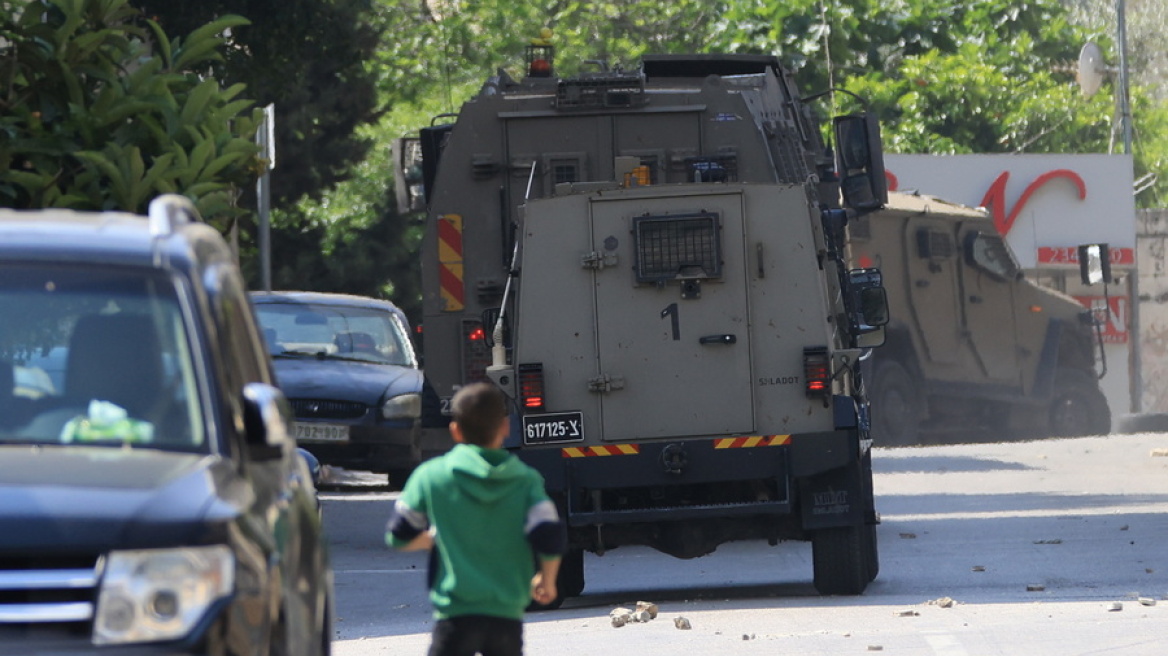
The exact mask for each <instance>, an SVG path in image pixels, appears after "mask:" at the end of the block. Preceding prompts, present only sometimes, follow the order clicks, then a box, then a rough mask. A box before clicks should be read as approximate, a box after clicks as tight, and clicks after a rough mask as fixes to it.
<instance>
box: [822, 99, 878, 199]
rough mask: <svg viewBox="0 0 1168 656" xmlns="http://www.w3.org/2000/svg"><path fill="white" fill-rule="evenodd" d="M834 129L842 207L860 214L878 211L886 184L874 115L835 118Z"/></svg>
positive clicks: (869, 113)
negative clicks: (842, 197)
mask: <svg viewBox="0 0 1168 656" xmlns="http://www.w3.org/2000/svg"><path fill="white" fill-rule="evenodd" d="M833 127H834V130H835V143H836V153H837V159H838V161H837V164H836V169H837V171H838V172H839V177H840V190H841V191H842V192H843V196H844V204H845V205H847V206H848V207H851V208H853V209H855V210H858V211H861V212H863V211H873V210H878V209H881V208H882V207H884V206H885V205H886V204H887V203H888V181H887V180H886V179H885V177H884V147H883V146H882V145H881V143H880V123H879V122H878V121H877V120H876V115H875V114H872V113H871V112H865V113H863V114H850V115H847V116H837V117H835V119H834V121H833Z"/></svg>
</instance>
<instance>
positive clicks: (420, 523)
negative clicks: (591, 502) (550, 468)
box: [386, 444, 560, 619]
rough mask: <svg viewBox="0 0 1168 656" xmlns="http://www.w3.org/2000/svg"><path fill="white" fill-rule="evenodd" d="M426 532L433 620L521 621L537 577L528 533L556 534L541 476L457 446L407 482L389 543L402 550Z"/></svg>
mask: <svg viewBox="0 0 1168 656" xmlns="http://www.w3.org/2000/svg"><path fill="white" fill-rule="evenodd" d="M549 524H550V525H551V526H549ZM431 527H433V529H434V554H433V555H432V557H431V559H430V567H431V571H430V581H431V586H430V601H431V602H432V603H433V604H434V616H435V617H436V618H438V619H446V618H450V617H456V616H460V615H490V616H494V617H504V618H510V619H522V617H523V612H524V610H525V609H526V608H527V605H528V603H529V602H530V601H531V577H532V576H533V575H534V574H535V558H534V553H535V552H534V551H533V547H532V544H533V542H532V539H531V538H532V533H533V532H534V533H535V534H536V535H537V536H538V535H540V534H543V533H547V532H548V529H549V528H554V529H555V530H559V528H560V527H559V517H558V515H557V513H556V510H555V505H554V504H552V502H551V501H550V500H549V499H548V497H547V493H546V492H545V491H544V483H543V477H542V476H540V474H539V472H537V471H535V470H534V469H532V468H531V467H529V466H527V465H526V464H524V463H523V462H522V461H520V460H519V459H518V458H516V457H514V456H512V455H511V454H510V453H508V452H507V451H505V450H503V449H486V448H483V447H479V446H474V445H471V444H457V445H455V447H454V448H453V449H451V450H450V452H449V453H447V454H445V455H443V456H441V457H439V458H435V459H433V460H429V461H427V462H424V463H422V465H421V466H419V467H418V469H417V470H415V471H414V473H413V474H412V475H411V476H410V478H409V480H408V481H407V482H406V485H405V489H404V490H402V493H401V496H400V497H399V499H398V501H397V503H396V504H395V506H394V513H393V515H392V517H391V519H390V522H389V526H388V529H387V532H386V542H387V543H388V544H389V545H390V546H392V547H401V546H404V545H406V544H407V543H409V541H410V540H411V539H413V538H414V537H416V536H417V535H419V534H420V533H422V532H423V531H425V530H428V529H430V528H431ZM534 542H535V545H536V546H537V547H539V546H540V544H541V541H540V540H538V539H537V540H535V541H534ZM558 555H559V554H558V553H548V554H541V556H546V557H556V556H558Z"/></svg>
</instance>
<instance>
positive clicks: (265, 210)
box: [256, 0, 1122, 292]
mask: <svg viewBox="0 0 1168 656" xmlns="http://www.w3.org/2000/svg"><path fill="white" fill-rule="evenodd" d="M1121 2H1122V0H1121ZM256 144H258V145H259V147H260V157H261V158H262V159H264V160H265V161H266V164H265V166H264V172H263V173H261V174H260V177H259V180H257V181H256V199H257V203H258V205H259V208H258V210H259V227H258V229H259V235H257V241H258V242H259V248H260V287H261V289H262V290H263V291H265V292H270V291H272V221H271V211H272V191H271V187H272V180H271V174H272V169H274V168H276V106H275V105H268V106H267V107H264V120H263V123H261V124H260V129H259V130H257V131H256Z"/></svg>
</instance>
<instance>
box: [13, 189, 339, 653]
mask: <svg viewBox="0 0 1168 656" xmlns="http://www.w3.org/2000/svg"><path fill="white" fill-rule="evenodd" d="M149 214H150V216H149V218H148V219H147V218H144V217H140V216H135V215H131V214H123V213H114V212H105V213H100V214H84V213H78V212H72V211H67V210H43V211H35V212H17V211H10V210H0V653H3V654H8V653H13V654H24V655H35V654H86V653H116V654H119V655H121V654H164V653H165V654H177V653H183V654H186V653H194V654H216V655H217V654H269V653H271V654H304V655H306V656H309V655H312V656H317V655H322V654H327V653H328V652H329V639H330V632H331V617H332V611H331V604H332V573H331V570H330V568H329V562H328V555H327V545H326V542H325V540H324V536H323V533H322V528H321V519H320V515H319V513H318V508H317V505H316V499H315V489H314V486H313V483H312V480H311V472H310V471H309V465H308V463H307V462H306V460H305V459H303V458H301V457H298V455H297V448H296V443H295V440H294V439H293V438H292V436H291V435H290V432H289V425H290V411H289V408H288V404H287V401H286V400H285V399H284V397H283V395H282V393H281V392H280V391H279V390H278V389H277V388H276V387H275V386H274V385H273V375H272V372H271V365H270V362H269V360H268V358H267V354H266V352H265V351H264V348H263V341H262V338H261V336H260V333H259V330H258V328H257V327H256V322H255V319H254V315H253V313H252V309H251V305H250V303H249V299H248V295H247V293H246V291H245V288H244V284H243V282H242V279H241V277H240V274H239V270H238V268H237V266H236V264H235V261H234V259H233V257H232V253H231V251H230V250H229V249H228V247H227V244H226V243H225V242H224V240H223V239H222V238H221V237H220V235H219V234H218V233H217V232H216V231H215V230H214V229H212V228H211V227H209V226H207V225H205V224H203V223H201V222H200V221H199V220H198V217H197V213H196V212H195V210H194V207H193V206H192V205H191V204H190V202H189V201H187V200H186V199H185V198H182V197H179V196H163V197H160V198H158V199H156V200H155V201H154V202H153V203H152V204H151V205H150V212H149Z"/></svg>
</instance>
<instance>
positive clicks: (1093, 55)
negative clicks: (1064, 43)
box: [1076, 41, 1109, 98]
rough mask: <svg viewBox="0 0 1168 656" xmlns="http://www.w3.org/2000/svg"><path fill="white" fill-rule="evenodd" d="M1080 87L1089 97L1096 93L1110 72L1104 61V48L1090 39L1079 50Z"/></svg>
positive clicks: (1078, 72) (1078, 71)
mask: <svg viewBox="0 0 1168 656" xmlns="http://www.w3.org/2000/svg"><path fill="white" fill-rule="evenodd" d="M1076 72H1077V74H1078V79H1079V89H1081V90H1082V91H1083V95H1084V96H1085V97H1087V98H1090V97H1091V96H1093V95H1095V92H1097V91H1099V87H1101V86H1103V78H1104V76H1105V75H1106V74H1107V73H1108V72H1109V71H1108V69H1107V64H1105V63H1104V62H1103V50H1102V49H1100V48H1099V46H1098V45H1097V44H1096V43H1095V42H1094V41H1088V42H1087V43H1086V44H1085V45H1084V46H1083V49H1082V50H1080V51H1079V68H1078V70H1077V71H1076Z"/></svg>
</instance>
